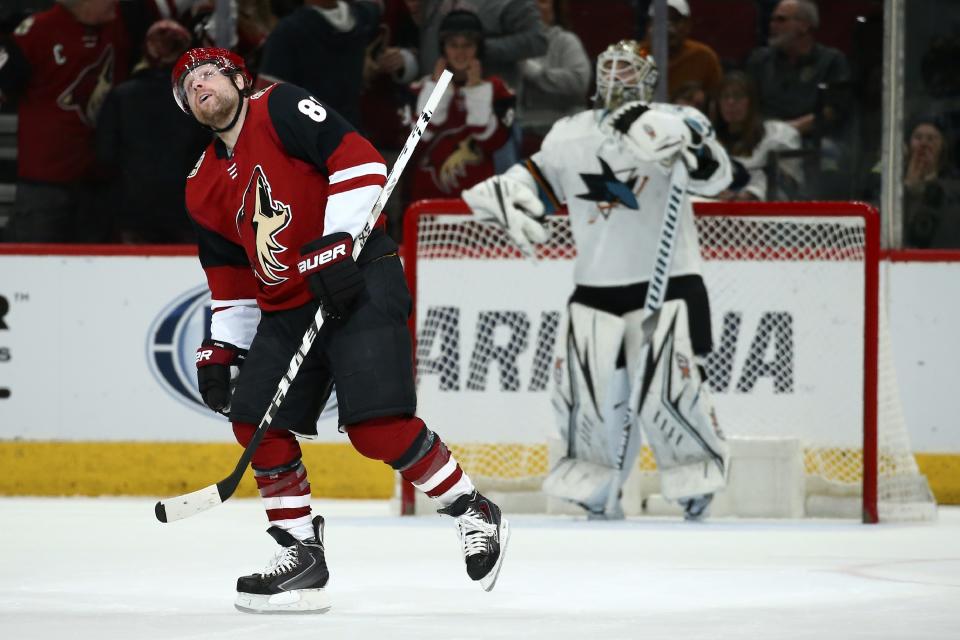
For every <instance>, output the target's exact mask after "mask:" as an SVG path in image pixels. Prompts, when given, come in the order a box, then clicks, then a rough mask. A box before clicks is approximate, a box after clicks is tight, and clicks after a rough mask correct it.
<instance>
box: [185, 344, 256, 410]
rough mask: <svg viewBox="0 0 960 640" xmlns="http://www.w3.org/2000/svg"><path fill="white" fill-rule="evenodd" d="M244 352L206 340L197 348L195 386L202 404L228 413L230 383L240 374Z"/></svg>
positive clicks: (235, 347)
mask: <svg viewBox="0 0 960 640" xmlns="http://www.w3.org/2000/svg"><path fill="white" fill-rule="evenodd" d="M246 357H247V350H246V349H241V348H240V347H238V346H236V345H232V344H230V343H229V342H223V341H221V340H211V339H209V338H207V339H206V340H204V341H203V342H201V343H200V348H199V349H197V387H198V389H199V390H200V397H201V398H203V402H204V404H206V405H207V406H208V407H210V408H211V409H213V410H214V411H216V412H217V413H222V414H223V415H227V414H229V413H230V396H231V395H232V394H233V390H232V389H231V384H230V383H231V382H232V381H233V380H234V378H236V377H237V375H238V374H239V373H240V365H242V364H243V361H244V360H245V359H246Z"/></svg>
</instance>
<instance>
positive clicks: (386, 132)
mask: <svg viewBox="0 0 960 640" xmlns="http://www.w3.org/2000/svg"><path fill="white" fill-rule="evenodd" d="M416 5H417V2H416V0H387V2H386V3H385V5H384V14H383V21H382V22H381V24H380V27H379V30H378V33H377V35H376V37H375V38H374V39H373V42H371V43H370V45H369V46H368V47H367V51H366V59H365V61H364V68H363V80H364V91H363V94H362V96H361V100H360V102H361V109H362V112H363V129H364V131H365V133H366V137H367V138H368V139H369V140H370V142H372V143H373V145H374V146H375V147H377V150H378V151H380V152H381V153H383V151H384V150H390V149H396V150H397V151H399V149H400V147H401V146H402V145H403V142H404V140H406V137H407V134H408V133H409V131H410V127H409V122H406V120H408V119H409V116H404V113H405V111H406V110H407V108H408V107H409V104H410V101H411V94H410V83H412V82H413V81H414V80H416V79H417V77H418V76H417V73H418V69H419V66H418V65H417V58H416V46H417V42H418V40H419V32H418V29H417V23H416V19H415V17H414V13H413V11H415V10H416Z"/></svg>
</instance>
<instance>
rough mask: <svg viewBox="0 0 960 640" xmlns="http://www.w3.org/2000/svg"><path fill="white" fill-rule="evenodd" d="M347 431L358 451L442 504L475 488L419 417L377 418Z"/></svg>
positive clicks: (443, 445)
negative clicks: (378, 461) (381, 462)
mask: <svg viewBox="0 0 960 640" xmlns="http://www.w3.org/2000/svg"><path fill="white" fill-rule="evenodd" d="M346 431H347V435H348V436H349V437H350V442H352V443H353V446H354V448H356V450H357V451H358V452H360V453H361V454H362V455H364V456H366V457H368V458H373V459H374V460H382V461H384V462H386V463H387V464H389V465H390V466H391V467H393V468H394V469H396V470H397V471H399V472H400V475H401V476H403V478H404V480H407V481H408V482H412V483H413V485H414V486H415V487H417V488H418V489H420V491H423V492H424V493H425V494H427V495H428V496H430V497H431V498H433V499H434V500H436V501H437V502H438V503H440V506H441V507H446V506H449V505H451V504H453V502H454V501H455V500H456V499H457V498H459V497H460V496H462V495H464V494H470V493H473V491H474V490H475V487H474V486H473V482H471V481H470V477H469V476H467V474H466V473H464V472H463V469H461V468H460V465H459V464H457V460H456V458H454V457H453V456H452V455H451V454H450V451H449V450H447V446H446V445H445V444H443V442H442V441H441V440H440V436H438V435H437V434H435V433H434V432H433V431H431V430H430V429H428V428H427V426H426V425H425V424H424V423H423V420H421V419H420V418H417V417H412V418H408V417H388V418H374V419H371V420H365V421H364V422H360V423H358V424H353V425H350V426H348V427H347V429H346Z"/></svg>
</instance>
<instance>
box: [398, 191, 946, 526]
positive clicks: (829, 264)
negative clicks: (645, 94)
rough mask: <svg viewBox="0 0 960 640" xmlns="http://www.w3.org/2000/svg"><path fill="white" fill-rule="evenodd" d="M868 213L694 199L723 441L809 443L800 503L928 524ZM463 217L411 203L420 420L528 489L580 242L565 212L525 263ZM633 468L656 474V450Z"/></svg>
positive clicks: (493, 472) (495, 480) (547, 419)
mask: <svg viewBox="0 0 960 640" xmlns="http://www.w3.org/2000/svg"><path fill="white" fill-rule="evenodd" d="M864 211H865V208H863V207H862V206H859V205H846V204H829V203H817V204H808V205H803V206H801V205H783V204H781V205H779V206H777V205H772V204H763V205H745V204H736V205H732V204H731V205H717V204H711V205H707V206H699V208H698V215H697V228H698V233H699V237H700V244H701V252H702V255H703V258H704V278H705V281H706V284H707V288H708V291H709V295H710V304H711V316H712V325H713V327H712V328H713V342H714V348H713V351H712V353H711V354H710V357H709V360H708V366H707V374H708V380H709V383H710V387H711V389H712V391H713V397H714V403H715V406H716V410H717V414H718V417H719V419H720V422H721V426H722V427H723V429H724V431H725V432H726V433H727V434H728V436H736V437H743V438H769V437H785V438H798V439H799V440H800V442H801V443H802V451H803V467H804V470H805V485H806V486H805V490H806V492H807V494H809V495H811V496H820V497H824V498H828V499H829V498H838V499H850V498H854V499H855V504H856V505H857V506H858V508H859V505H860V503H861V502H862V505H863V509H865V513H866V514H867V515H865V518H867V519H872V518H873V517H875V516H876V512H877V510H879V512H880V514H879V515H880V518H881V519H902V518H910V517H927V514H928V512H929V509H930V507H931V506H932V504H933V503H932V498H931V496H930V492H929V489H928V488H927V487H926V482H925V480H924V478H923V477H922V476H921V475H920V473H919V472H918V469H917V465H916V462H915V460H914V457H913V455H912V452H911V449H910V444H909V441H908V438H907V431H906V427H905V425H904V421H903V416H902V413H901V410H900V402H899V393H898V389H897V382H896V376H895V372H894V369H893V365H892V358H891V352H890V345H889V339H888V336H887V331H886V327H885V322H884V314H883V313H880V310H881V309H882V305H881V304H878V292H879V286H878V280H877V279H876V274H877V271H876V269H877V264H876V261H877V259H878V257H877V254H878V251H877V247H876V246H875V244H874V246H872V247H871V243H875V242H876V238H875V237H873V236H870V234H868V232H867V216H868V214H867V213H864ZM462 212H463V205H462V203H459V202H458V201H449V202H446V203H444V202H439V201H435V202H433V203H430V204H426V205H414V207H412V208H411V210H410V211H408V216H410V217H411V219H409V220H408V222H407V227H406V234H405V244H406V245H407V255H406V268H407V271H408V274H409V276H410V277H411V284H412V285H413V287H414V289H415V299H416V315H415V317H416V343H417V348H416V356H417V377H418V393H419V396H420V402H419V413H420V415H421V416H422V417H423V418H424V419H425V420H426V421H427V423H428V424H430V425H431V426H433V427H434V428H435V429H437V431H439V432H440V433H441V434H442V435H443V437H444V439H445V440H446V441H447V442H448V443H450V444H451V448H452V449H453V451H454V453H455V455H456V456H457V458H458V460H459V461H460V463H461V464H462V465H463V467H464V468H465V469H466V470H467V471H468V473H470V474H471V476H472V477H473V478H474V480H475V481H476V482H477V484H478V485H479V486H481V487H483V488H485V489H486V490H488V491H489V490H496V491H504V492H510V491H515V492H536V491H538V489H539V486H540V483H541V482H542V480H543V477H544V475H545V474H546V472H547V470H548V468H549V464H550V452H549V447H548V445H547V442H548V440H549V438H550V437H551V435H552V433H553V424H554V418H553V414H552V410H551V407H550V396H549V394H550V387H551V384H552V376H553V367H554V365H555V360H556V358H557V356H558V355H559V354H558V353H556V350H557V348H558V344H560V340H558V338H559V333H558V332H560V331H562V327H563V326H564V324H563V323H564V320H563V318H564V309H565V306H566V300H567V298H568V297H569V294H570V292H571V290H572V287H573V285H572V262H573V258H574V257H575V255H576V249H575V247H574V245H573V240H572V237H571V233H570V228H569V225H568V224H567V220H566V218H565V217H563V216H557V217H553V218H552V219H551V220H550V223H549V224H550V230H551V234H550V238H549V241H548V242H547V243H546V244H545V245H543V246H541V247H540V248H539V255H538V259H537V260H536V261H532V260H527V259H523V258H522V257H521V256H520V255H519V254H518V252H517V250H516V249H515V247H514V246H513V245H512V244H511V242H510V241H509V239H508V238H507V237H506V235H505V234H504V233H502V231H501V230H500V229H499V228H498V227H496V226H494V225H491V224H485V223H478V222H475V221H473V220H472V219H470V217H469V216H466V215H462ZM870 224H873V221H871V222H870ZM411 235H413V236H415V238H414V237H411ZM414 240H415V241H414ZM411 250H415V255H413V253H411ZM637 259H638V260H643V259H645V258H644V257H643V256H638V257H637ZM646 259H649V258H646ZM871 274H872V275H871ZM870 345H873V346H872V347H871V346H870ZM873 376H875V379H874V377H873ZM865 447H866V448H865ZM874 450H875V451H876V457H875V458H874V457H873V454H872V453H871V452H872V451H874ZM865 451H866V452H867V454H868V455H866V456H865ZM874 460H875V464H873V462H874ZM638 465H639V468H638V470H637V471H638V473H647V474H654V473H655V467H656V465H655V463H654V460H653V456H652V455H651V454H650V452H649V450H648V449H646V448H644V450H643V453H642V455H641V457H640V460H639V462H638ZM865 477H866V481H865ZM864 487H866V491H864ZM808 504H810V502H809V501H808ZM871 514H872V515H871Z"/></svg>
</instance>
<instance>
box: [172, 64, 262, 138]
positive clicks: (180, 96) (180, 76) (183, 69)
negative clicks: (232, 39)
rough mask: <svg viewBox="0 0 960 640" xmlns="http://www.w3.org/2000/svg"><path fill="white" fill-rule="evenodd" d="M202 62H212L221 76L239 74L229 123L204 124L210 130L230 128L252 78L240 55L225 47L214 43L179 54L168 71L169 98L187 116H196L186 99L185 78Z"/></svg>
mask: <svg viewBox="0 0 960 640" xmlns="http://www.w3.org/2000/svg"><path fill="white" fill-rule="evenodd" d="M204 65H213V66H214V67H216V68H217V69H218V70H219V71H220V73H222V74H223V75H225V76H228V77H231V78H232V77H233V76H236V75H239V76H240V77H241V78H243V89H241V88H239V87H237V95H238V97H239V100H238V101H237V110H236V113H234V115H233V119H232V120H231V121H230V124H229V125H227V126H226V127H224V128H222V129H215V128H213V127H210V126H207V125H204V126H206V127H207V128H208V129H210V130H211V131H213V132H214V133H220V132H221V131H227V130H229V129H231V128H233V125H235V124H236V123H237V120H238V119H239V118H240V112H241V111H242V110H243V99H244V98H245V97H247V96H249V95H250V94H251V93H252V88H253V80H252V79H251V77H250V73H249V72H248V71H247V67H246V65H245V64H244V62H243V58H241V57H240V56H239V55H237V54H236V53H234V52H233V51H230V50H229V49H221V48H218V47H205V48H200V49H190V50H189V51H187V52H186V53H184V54H183V55H182V56H180V59H179V60H177V63H176V64H175V65H174V66H173V72H172V73H171V74H170V80H171V82H172V84H173V99H174V100H176V101H177V106H179V107H180V109H182V110H183V112H184V113H186V114H187V115H190V116H194V117H196V115H195V114H194V113H193V111H192V110H191V109H190V102H189V100H188V99H187V90H186V86H185V85H186V83H185V80H186V79H187V76H188V75H189V74H190V72H191V71H193V70H194V69H197V68H199V67H202V66H204ZM234 87H236V83H234Z"/></svg>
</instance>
